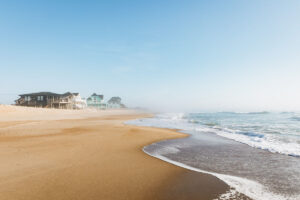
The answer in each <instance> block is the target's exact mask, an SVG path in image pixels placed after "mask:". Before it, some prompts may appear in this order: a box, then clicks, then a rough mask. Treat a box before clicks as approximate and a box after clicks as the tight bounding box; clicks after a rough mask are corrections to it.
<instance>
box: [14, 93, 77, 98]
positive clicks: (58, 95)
mask: <svg viewBox="0 0 300 200" xmlns="http://www.w3.org/2000/svg"><path fill="white" fill-rule="evenodd" d="M78 94H79V93H71V92H66V93H64V94H57V93H53V92H36V93H28V94H20V95H19V96H56V97H66V96H70V95H75V96H77V95H78Z"/></svg>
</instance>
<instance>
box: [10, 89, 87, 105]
mask: <svg viewBox="0 0 300 200" xmlns="http://www.w3.org/2000/svg"><path fill="white" fill-rule="evenodd" d="M19 96H20V98H19V99H18V100H16V101H15V102H16V105H18V106H29V107H41V108H61V109H80V108H84V107H85V105H86V103H85V101H82V100H81V97H80V94H79V93H71V92H66V93H64V94H57V93H52V92H37V93H28V94H21V95H19Z"/></svg>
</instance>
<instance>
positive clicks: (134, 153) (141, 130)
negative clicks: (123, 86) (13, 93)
mask: <svg viewBox="0 0 300 200" xmlns="http://www.w3.org/2000/svg"><path fill="white" fill-rule="evenodd" d="M141 117H150V115H149V114H143V113H138V112H136V111H131V110H111V111H93V110H84V111H72V110H52V109H36V108H23V107H14V106H4V105H0V199H1V200H21V199H22V200H35V199H38V200H44V199H45V200H47V199H49V200H50V199H51V200H53V199H56V200H67V199H68V200H75V199H81V200H82V199H84V200H88V199H91V200H93V199H131V200H134V199H139V200H140V199H149V200H150V199H189V200H191V199H201V200H206V199H214V198H217V197H218V196H219V195H220V194H222V193H225V192H226V191H227V190H228V189H229V187H228V186H227V185H226V184H225V183H224V182H222V181H220V180H219V179H217V178H215V177H213V176H210V175H205V174H201V173H197V172H192V171H189V170H186V169H183V168H180V167H177V166H174V165H171V164H169V163H166V162H163V161H161V160H158V159H156V158H153V157H150V156H148V155H147V154H145V153H144V152H143V151H142V148H143V147H144V146H145V145H148V144H151V143H153V142H156V141H160V140H166V139H172V138H180V137H186V135H184V134H181V133H178V132H176V131H174V130H167V129H159V128H149V127H135V126H131V125H124V123H123V122H124V121H126V120H131V119H136V118H141Z"/></svg>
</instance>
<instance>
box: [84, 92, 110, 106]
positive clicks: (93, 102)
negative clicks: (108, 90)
mask: <svg viewBox="0 0 300 200" xmlns="http://www.w3.org/2000/svg"><path fill="white" fill-rule="evenodd" d="M86 103H87V106H88V107H89V108H96V109H106V103H105V102H104V95H102V94H101V95H99V94H96V93H94V94H92V95H91V96H90V97H89V98H87V100H86Z"/></svg>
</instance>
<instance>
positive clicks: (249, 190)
mask: <svg viewBox="0 0 300 200" xmlns="http://www.w3.org/2000/svg"><path fill="white" fill-rule="evenodd" d="M143 151H144V152H145V153H146V154H148V155H150V156H152V157H155V158H158V159H161V160H163V161H166V162H168V163H171V164H173V165H176V166H179V167H182V168H185V169H188V170H192V171H196V172H201V173H205V174H210V175H212V176H215V177H217V178H219V179H221V180H222V181H224V182H225V183H226V184H227V185H229V186H230V187H232V188H234V190H236V191H237V192H239V193H242V194H244V195H246V196H248V197H250V198H252V199H254V200H299V199H300V196H296V197H285V196H281V195H277V194H274V193H272V192H269V191H268V189H267V188H265V187H264V186H263V185H261V184H260V183H258V182H255V181H252V180H248V179H245V178H241V177H236V176H230V175H226V174H219V173H213V172H208V171H204V170H201V169H198V168H195V167H191V166H188V165H186V164H183V163H180V162H177V161H174V160H171V159H169V158H167V157H165V156H162V155H160V154H150V153H148V152H147V151H146V150H145V147H144V149H143ZM234 190H232V189H231V190H230V191H228V193H226V194H223V195H221V197H222V198H220V199H229V198H230V196H232V194H233V193H235V192H234Z"/></svg>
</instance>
